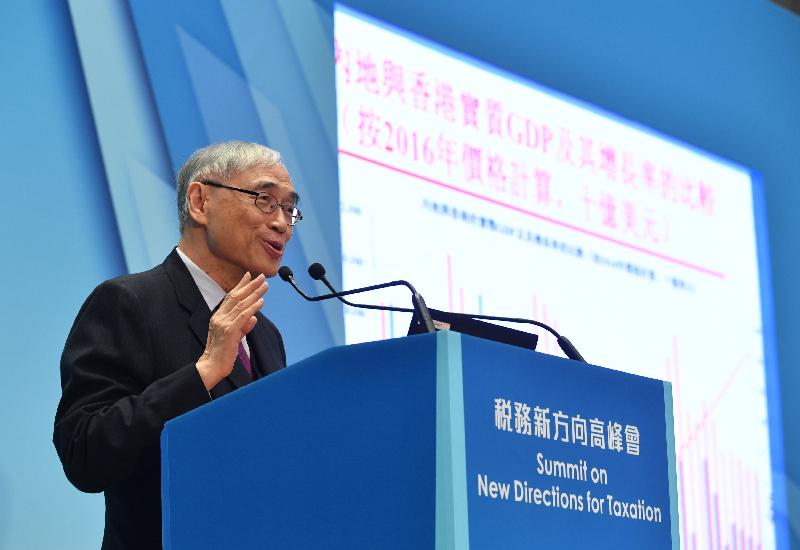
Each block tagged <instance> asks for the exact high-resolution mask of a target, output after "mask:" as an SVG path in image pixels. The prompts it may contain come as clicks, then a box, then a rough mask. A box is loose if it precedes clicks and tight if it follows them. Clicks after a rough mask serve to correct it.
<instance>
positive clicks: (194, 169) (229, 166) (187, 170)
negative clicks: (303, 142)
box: [177, 141, 283, 233]
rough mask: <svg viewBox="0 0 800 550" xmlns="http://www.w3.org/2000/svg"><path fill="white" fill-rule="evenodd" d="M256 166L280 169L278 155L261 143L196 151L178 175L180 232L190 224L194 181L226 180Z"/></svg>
mask: <svg viewBox="0 0 800 550" xmlns="http://www.w3.org/2000/svg"><path fill="white" fill-rule="evenodd" d="M256 166H266V167H267V168H271V167H273V166H283V160H282V159H281V154H280V153H279V152H278V151H275V150H273V149H270V148H269V147H265V146H263V145H261V144H260V143H249V142H246V141H226V142H223V143H216V144H214V145H209V146H208V147H203V148H202V149H198V150H197V151H195V152H194V153H192V155H191V156H190V157H189V158H188V159H186V162H184V163H183V166H182V167H181V169H180V171H179V172H178V178H177V185H178V222H179V224H180V231H181V233H183V230H184V228H185V227H186V226H187V224H188V223H189V203H188V200H187V196H186V193H187V189H188V188H189V184H190V183H191V182H193V181H198V180H201V179H204V178H208V177H213V176H217V177H220V178H225V179H228V178H230V177H233V176H235V175H236V174H238V173H239V172H241V171H243V170H248V169H250V168H255V167H256Z"/></svg>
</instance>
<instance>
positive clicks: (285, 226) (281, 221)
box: [269, 208, 289, 233]
mask: <svg viewBox="0 0 800 550" xmlns="http://www.w3.org/2000/svg"><path fill="white" fill-rule="evenodd" d="M271 215H272V219H271V220H270V222H269V226H270V227H271V228H273V229H274V230H276V231H278V232H279V233H286V232H287V231H288V230H289V221H288V220H287V219H286V217H287V215H288V214H286V212H284V211H283V210H281V209H280V208H276V209H275V212H273V213H272V214H271Z"/></svg>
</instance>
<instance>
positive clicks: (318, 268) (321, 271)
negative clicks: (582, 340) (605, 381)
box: [281, 262, 586, 363]
mask: <svg viewBox="0 0 800 550" xmlns="http://www.w3.org/2000/svg"><path fill="white" fill-rule="evenodd" d="M281 269H282V268H281ZM287 269H288V268H287ZM290 272H291V270H290ZM308 274H309V275H310V276H311V278H312V279H314V280H315V281H321V282H322V284H324V285H325V286H326V287H328V289H329V290H330V291H331V292H332V293H334V294H335V295H336V297H337V298H339V300H340V301H341V302H342V303H344V304H347V305H348V306H351V307H359V308H365V309H379V310H380V309H382V310H387V311H399V312H402V313H414V310H413V309H408V308H402V307H392V306H374V305H369V304H356V303H353V302H350V301H348V300H345V299H344V298H343V297H342V296H340V295H339V294H340V293H339V292H337V291H336V289H335V288H334V287H333V285H332V284H331V283H330V281H329V280H328V278H327V277H325V268H324V267H323V266H322V264H319V263H316V262H315V263H313V264H311V265H310V266H308ZM284 280H286V279H284ZM434 311H435V310H434ZM436 313H437V314H440V313H442V314H443V316H449V317H454V318H461V319H483V320H486V321H503V322H508V323H520V324H522V323H524V324H529V325H534V326H537V327H540V328H543V329H544V330H546V331H547V332H549V333H550V334H552V335H553V336H555V338H556V343H558V347H560V348H561V351H563V352H564V355H566V356H567V357H568V358H570V359H573V360H575V361H580V362H582V363H586V359H584V358H583V356H582V355H581V354H580V352H579V351H578V349H577V348H576V347H575V345H574V344H573V343H572V342H570V341H569V339H568V338H567V337H566V336H564V335H562V334H559V333H558V332H557V331H556V330H555V329H554V328H553V327H551V326H550V325H547V324H545V323H542V322H540V321H534V320H533V319H521V318H516V317H499V316H496V315H481V314H472V313H451V312H438V311H437V312H436ZM429 332H430V331H429Z"/></svg>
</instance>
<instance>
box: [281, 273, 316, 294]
mask: <svg viewBox="0 0 800 550" xmlns="http://www.w3.org/2000/svg"><path fill="white" fill-rule="evenodd" d="M278 276H279V277H280V278H281V279H283V280H284V281H286V282H287V283H289V284H290V285H292V288H294V289H295V290H296V291H297V293H298V294H300V296H302V297H303V298H305V299H306V300H308V301H310V302H313V301H314V300H313V299H312V298H311V296H309V295H307V294H306V293H305V292H303V291H302V290H300V287H299V286H297V282H295V280H294V273H293V272H292V268H291V267H289V266H288V265H282V266H281V267H280V269H278Z"/></svg>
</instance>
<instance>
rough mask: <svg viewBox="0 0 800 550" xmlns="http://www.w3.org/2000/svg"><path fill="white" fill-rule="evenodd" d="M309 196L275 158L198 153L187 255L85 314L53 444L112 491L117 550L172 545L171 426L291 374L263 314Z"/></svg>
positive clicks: (110, 516) (94, 487) (76, 330)
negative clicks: (248, 387)
mask: <svg viewBox="0 0 800 550" xmlns="http://www.w3.org/2000/svg"><path fill="white" fill-rule="evenodd" d="M298 199H299V197H298V196H297V193H296V192H295V190H294V187H293V185H292V182H291V179H290V177H289V174H288V172H287V171H286V168H285V167H284V166H283V163H282V162H281V159H280V155H279V154H278V153H277V152H275V151H273V150H271V149H268V148H266V147H264V146H262V145H258V144H254V143H244V142H228V143H221V144H217V145H212V146H209V147H206V148H204V149H201V150H199V151H197V152H195V153H194V154H193V155H192V156H191V157H190V158H189V159H188V160H187V161H186V163H185V164H184V166H183V167H182V168H181V170H180V172H179V174H178V212H179V220H180V229H181V237H180V241H179V243H178V246H177V248H176V249H174V250H173V251H172V253H170V255H169V256H167V258H166V260H164V263H162V264H161V265H159V266H157V267H155V268H153V269H151V270H150V271H146V272H144V273H138V274H134V275H127V276H124V277H119V278H117V279H112V280H110V281H106V282H105V283H102V284H101V285H100V286H98V287H97V288H96V289H95V290H94V292H92V294H91V295H90V296H89V297H88V298H87V300H86V302H85V303H84V304H83V306H82V308H81V310H80V312H79V313H78V316H77V318H76V319H75V323H74V324H73V327H72V330H71V331H70V334H69V337H68V338H67V342H66V345H65V347H64V353H63V355H62V358H61V380H62V389H63V394H62V397H61V402H60V403H59V406H58V411H57V412H56V419H55V427H54V433H53V442H54V444H55V446H56V450H57V451H58V454H59V457H60V458H61V462H62V464H63V465H64V471H65V473H66V475H67V477H68V478H69V480H70V481H71V482H72V483H73V484H74V485H75V486H76V487H77V488H78V489H80V490H82V491H88V492H99V491H103V492H104V493H105V500H106V525H105V533H104V536H103V548H104V549H105V548H136V549H147V548H161V506H160V504H161V501H160V452H159V436H160V433H161V429H162V428H163V426H164V423H165V422H166V421H168V420H170V419H171V418H174V417H175V416H178V415H180V414H183V413H185V412H187V411H189V410H191V409H193V408H196V407H198V406H200V405H202V404H204V403H206V402H208V401H209V400H210V399H213V398H216V397H219V396H222V395H225V394H226V393H229V392H231V391H233V390H235V389H236V388H238V387H240V386H242V385H245V384H247V383H249V382H250V381H252V380H254V379H258V378H261V377H263V376H266V375H268V374H270V373H272V372H274V371H276V370H278V369H280V368H283V367H284V366H285V364H286V355H285V352H284V348H283V341H282V340H281V337H280V333H279V332H278V330H277V329H276V328H275V326H274V325H273V324H272V323H271V322H270V321H269V320H268V319H267V318H266V317H264V316H263V315H262V314H261V313H260V311H259V310H260V309H261V307H262V305H263V303H264V298H263V297H264V294H265V293H266V292H267V288H268V285H267V283H266V281H265V278H266V277H272V276H274V275H275V274H276V273H277V271H278V267H280V262H281V258H282V256H283V252H284V249H285V247H286V245H287V243H288V241H289V239H290V238H291V236H292V230H293V226H294V224H295V223H296V222H297V221H299V220H300V219H301V215H300V212H299V211H298V210H297V202H298ZM212 312H213V315H212ZM209 435H210V437H213V435H212V434H209ZM217 475H218V473H217V472H209V475H208V479H201V480H198V483H200V484H203V483H213V482H214V480H215V479H216V476H217Z"/></svg>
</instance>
